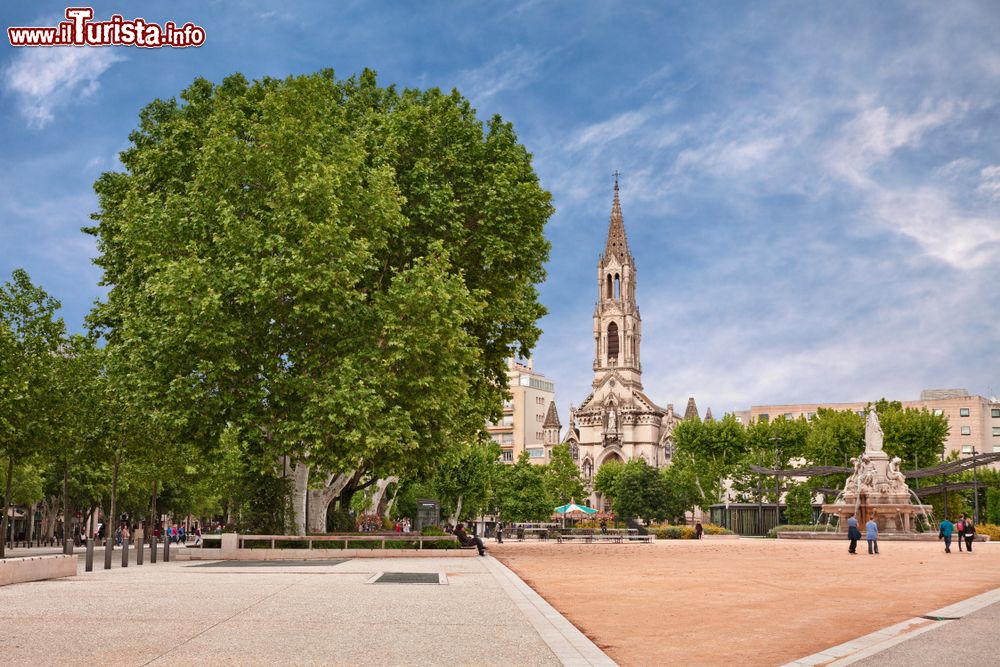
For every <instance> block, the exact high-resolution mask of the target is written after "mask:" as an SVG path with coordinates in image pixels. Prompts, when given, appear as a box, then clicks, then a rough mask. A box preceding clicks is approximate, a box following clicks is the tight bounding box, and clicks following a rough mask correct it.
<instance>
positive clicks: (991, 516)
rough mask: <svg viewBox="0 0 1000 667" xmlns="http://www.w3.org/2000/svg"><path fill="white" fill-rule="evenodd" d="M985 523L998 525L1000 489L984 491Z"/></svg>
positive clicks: (999, 519) (999, 517)
mask: <svg viewBox="0 0 1000 667" xmlns="http://www.w3.org/2000/svg"><path fill="white" fill-rule="evenodd" d="M986 523H992V524H994V525H1000V489H986Z"/></svg>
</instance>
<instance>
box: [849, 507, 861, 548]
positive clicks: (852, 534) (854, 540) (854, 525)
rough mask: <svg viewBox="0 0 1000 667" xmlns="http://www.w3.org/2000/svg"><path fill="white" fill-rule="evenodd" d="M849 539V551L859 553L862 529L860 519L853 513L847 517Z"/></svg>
mask: <svg viewBox="0 0 1000 667" xmlns="http://www.w3.org/2000/svg"><path fill="white" fill-rule="evenodd" d="M847 539H849V540H850V541H851V544H850V545H849V546H848V547H847V553H849V554H854V555H855V556H856V555H857V554H858V540H860V539H861V531H860V530H859V529H858V519H857V517H856V516H854V515H853V514H852V515H851V516H849V517H848V518H847Z"/></svg>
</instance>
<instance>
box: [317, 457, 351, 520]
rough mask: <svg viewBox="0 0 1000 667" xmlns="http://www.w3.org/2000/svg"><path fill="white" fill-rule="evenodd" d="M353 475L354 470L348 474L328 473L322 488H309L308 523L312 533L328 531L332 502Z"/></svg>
mask: <svg viewBox="0 0 1000 667" xmlns="http://www.w3.org/2000/svg"><path fill="white" fill-rule="evenodd" d="M353 476H354V472H353V471H351V472H349V473H346V474H332V475H328V476H327V478H326V484H325V485H324V487H323V488H322V489H310V490H309V517H308V524H309V532H310V533H325V532H326V515H327V513H328V511H329V509H330V503H332V502H333V501H334V500H336V499H337V496H339V495H340V493H341V492H342V491H343V490H344V487H345V486H347V483H348V482H350V481H351V478H352V477H353Z"/></svg>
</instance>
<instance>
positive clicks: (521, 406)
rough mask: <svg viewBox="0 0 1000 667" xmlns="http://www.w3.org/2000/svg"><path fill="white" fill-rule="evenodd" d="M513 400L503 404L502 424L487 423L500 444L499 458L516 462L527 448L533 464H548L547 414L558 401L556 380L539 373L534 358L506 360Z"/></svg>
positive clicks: (506, 461) (487, 426)
mask: <svg viewBox="0 0 1000 667" xmlns="http://www.w3.org/2000/svg"><path fill="white" fill-rule="evenodd" d="M507 378H508V380H509V383H510V385H509V386H510V393H511V399H510V400H509V401H506V402H505V403H504V406H503V416H502V417H501V419H500V422H499V423H496V424H494V423H491V422H487V424H486V430H487V431H488V432H489V434H490V437H492V438H493V440H495V441H496V443H497V444H499V445H500V451H501V454H500V457H501V460H502V461H504V462H505V463H513V462H514V461H516V460H517V459H518V457H519V456H521V452H523V451H527V452H528V455H529V456H530V457H531V462H532V463H539V464H541V463H546V462H547V461H548V449H549V448H547V447H546V443H545V430H546V429H545V417H546V415H547V414H548V411H549V405H550V404H551V403H552V402H553V401H554V400H555V396H556V388H555V383H554V382H552V380H549V379H548V378H546V377H545V376H544V375H542V374H540V373H536V372H535V370H534V362H533V361H532V360H531V359H528V360H527V361H520V360H514V359H510V360H508V362H507Z"/></svg>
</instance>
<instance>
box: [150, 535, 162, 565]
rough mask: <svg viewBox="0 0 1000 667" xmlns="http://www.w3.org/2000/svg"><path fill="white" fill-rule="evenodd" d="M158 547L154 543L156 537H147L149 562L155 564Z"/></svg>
mask: <svg viewBox="0 0 1000 667" xmlns="http://www.w3.org/2000/svg"><path fill="white" fill-rule="evenodd" d="M159 546H160V545H158V544H157V543H156V537H155V536H153V535H150V537H149V562H150V563H156V550H157V549H158V548H159Z"/></svg>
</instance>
